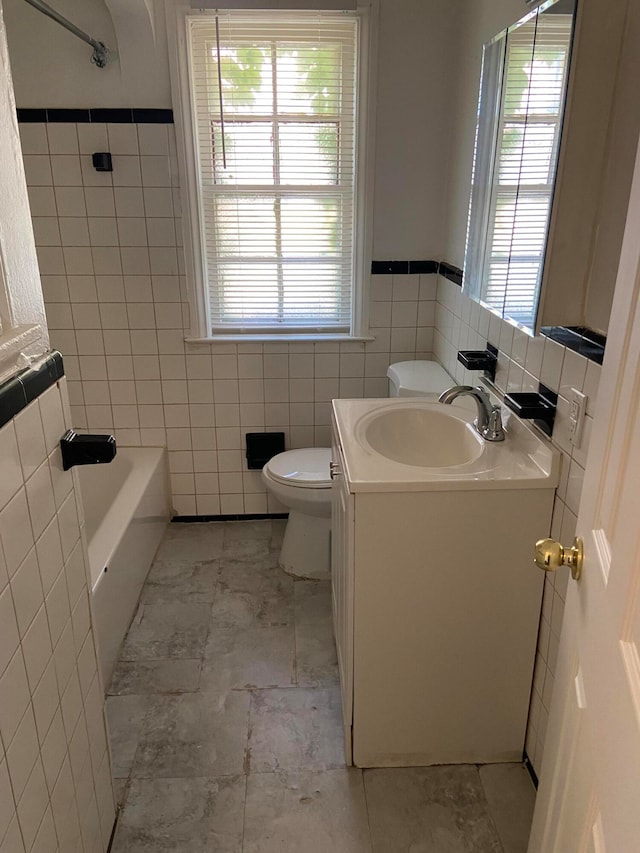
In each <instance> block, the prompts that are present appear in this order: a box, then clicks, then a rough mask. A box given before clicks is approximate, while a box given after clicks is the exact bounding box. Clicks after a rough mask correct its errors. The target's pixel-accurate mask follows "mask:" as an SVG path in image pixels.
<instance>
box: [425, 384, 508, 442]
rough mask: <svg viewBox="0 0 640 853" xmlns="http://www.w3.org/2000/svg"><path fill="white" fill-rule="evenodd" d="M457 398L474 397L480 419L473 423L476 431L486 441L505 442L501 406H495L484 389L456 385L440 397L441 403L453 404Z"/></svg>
mask: <svg viewBox="0 0 640 853" xmlns="http://www.w3.org/2000/svg"><path fill="white" fill-rule="evenodd" d="M457 397H473V399H474V400H475V401H476V405H477V407H478V417H477V418H476V419H475V421H474V422H473V425H474V427H475V428H476V431H477V432H479V433H480V435H481V436H482V437H483V438H484V439H485V441H504V439H505V432H504V429H503V428H502V415H501V414H500V406H494V405H493V404H492V403H491V400H490V399H489V395H488V394H487V392H486V391H485V390H484V388H480V387H479V386H478V387H477V388H472V387H471V385H454V386H453V388H448V389H447V390H446V391H443V392H442V394H440V396H439V397H438V402H439V403H453V401H454V400H455V399H456V398H457Z"/></svg>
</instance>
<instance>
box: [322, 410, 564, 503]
mask: <svg viewBox="0 0 640 853" xmlns="http://www.w3.org/2000/svg"><path fill="white" fill-rule="evenodd" d="M401 410H405V411H406V415H407V417H413V418H414V419H416V418H418V417H419V418H420V419H421V422H423V421H424V422H426V423H428V422H429V419H430V418H432V419H433V422H434V425H437V426H438V428H439V429H440V434H441V436H442V437H441V439H439V440H440V441H441V442H442V443H443V445H444V444H446V445H448V447H447V448H444V447H443V453H444V454H446V452H451V448H453V457H452V458H455V442H456V441H461V442H464V443H465V446H466V449H463V450H462V453H463V454H465V453H466V455H467V456H469V457H470V458H469V461H464V462H462V464H448V463H446V462H444V463H443V462H442V461H441V460H440V459H438V450H437V447H438V445H437V444H436V445H434V444H433V442H434V436H433V433H432V434H430V431H429V429H428V428H425V429H424V442H425V448H429V452H428V453H426V454H425V458H430V459H435V460H436V464H435V465H430V466H429V467H427V466H424V465H423V464H407V463H406V462H404V461H398V459H397V458H391V456H400V457H405V458H409V456H410V453H411V450H410V449H408V450H406V451H403V448H402V447H399V448H398V453H396V450H395V448H394V446H393V444H394V435H393V424H396V423H397V424H400V425H401V424H402V419H403V418H404V413H402V414H401ZM396 412H397V415H396V414H391V417H389V414H390V413H396ZM502 414H503V419H504V428H505V432H506V439H505V441H502V442H487V441H484V439H481V438H480V437H479V436H477V434H476V433H475V430H474V428H473V425H472V422H473V419H474V417H475V411H471V410H470V409H469V407H468V405H457V404H455V403H454V404H453V405H444V404H443V403H438V402H437V401H434V400H429V399H426V398H421V397H393V398H389V399H357V400H334V401H333V422H334V427H335V431H336V433H337V436H338V438H339V442H340V446H341V449H342V453H343V463H344V466H345V470H344V475H345V477H346V479H347V481H348V483H349V491H351V492H411V491H413V492H422V491H470V490H471V491H475V490H487V491H488V490H494V489H501V490H505V489H555V487H556V486H557V485H558V481H559V473H560V454H559V453H558V451H557V450H555V449H554V448H553V446H552V445H551V443H550V442H549V441H548V440H547V439H545V438H544V437H542V436H541V435H538V434H537V432H536V431H535V430H534V429H533V428H531V427H529V426H528V425H527V424H525V423H524V422H523V421H522V420H520V418H518V417H517V416H516V415H515V414H513V413H512V412H509V410H508V409H506V408H504V407H503V408H502ZM381 416H383V417H386V420H387V422H388V423H389V424H391V425H392V426H391V427H390V428H389V429H387V435H388V438H387V439H386V440H387V442H388V445H387V446H388V447H389V448H390V451H389V454H386V453H385V452H384V449H383V451H382V452H380V451H379V450H376V449H374V447H373V446H372V443H371V441H369V440H368V439H369V437H370V436H372V435H373V433H372V432H371V429H370V428H371V425H372V424H373V423H374V422H375V421H376V419H379V418H380V417H381ZM447 419H449V420H447ZM447 422H450V424H451V436H449V435H448V434H447V430H446V428H445V429H444V430H443V428H442V427H441V426H440V424H442V423H445V426H446V423H447ZM465 430H466V432H465ZM379 433H380V430H377V432H376V435H378V434H379ZM415 435H416V433H415V431H414V432H412V433H411V438H412V444H413V445H414V446H415V447H416V452H417V453H418V452H419V451H420V440H419V439H418V441H416V440H415ZM400 441H401V436H398V442H400ZM429 442H431V445H429ZM434 448H435V449H434ZM471 457H473V458H471ZM416 458H418V457H417V456H416ZM443 458H444V457H443ZM336 461H338V460H334V462H336Z"/></svg>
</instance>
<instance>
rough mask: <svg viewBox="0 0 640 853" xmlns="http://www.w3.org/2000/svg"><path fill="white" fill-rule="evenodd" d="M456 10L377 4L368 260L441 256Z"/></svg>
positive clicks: (389, 1) (413, 0)
mask: <svg viewBox="0 0 640 853" xmlns="http://www.w3.org/2000/svg"><path fill="white" fill-rule="evenodd" d="M464 5H465V6H466V5H467V4H464ZM462 7H463V3H462V2H461V0H431V2H429V3H425V2H424V0H401V2H394V0H382V2H381V4H380V38H379V48H378V54H379V63H378V99H377V126H376V140H375V144H376V172H375V222H374V257H375V258H379V259H384V260H387V259H393V258H408V259H420V258H433V259H437V260H440V259H441V258H442V252H443V249H444V233H443V216H442V211H443V205H444V202H445V193H446V174H447V163H448V152H449V147H450V115H451V101H452V92H453V84H454V78H455V75H456V63H455V61H454V55H456V54H457V51H458V38H459V30H460V18H461V13H462Z"/></svg>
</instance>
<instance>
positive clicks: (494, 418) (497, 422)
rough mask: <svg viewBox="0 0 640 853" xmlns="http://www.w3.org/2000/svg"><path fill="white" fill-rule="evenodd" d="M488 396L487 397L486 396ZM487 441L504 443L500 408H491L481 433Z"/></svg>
mask: <svg viewBox="0 0 640 853" xmlns="http://www.w3.org/2000/svg"><path fill="white" fill-rule="evenodd" d="M487 396H488V395H487ZM482 435H483V438H486V439H487V441H504V438H505V433H504V428H503V426H502V410H501V409H500V406H493V407H492V408H491V412H490V414H489V421H488V423H487V425H486V427H485V428H484V431H483V433H482Z"/></svg>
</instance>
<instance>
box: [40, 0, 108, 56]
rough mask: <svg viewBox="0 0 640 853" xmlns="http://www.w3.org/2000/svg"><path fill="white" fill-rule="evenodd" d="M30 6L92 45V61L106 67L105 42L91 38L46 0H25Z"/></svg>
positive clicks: (106, 51) (106, 49) (106, 52)
mask: <svg viewBox="0 0 640 853" xmlns="http://www.w3.org/2000/svg"><path fill="white" fill-rule="evenodd" d="M25 2H26V3H28V4H29V5H30V6H33V8H34V9H37V10H38V12H42V14H43V15H46V16H47V17H48V18H51V19H52V20H53V21H55V22H56V23H57V24H60V26H62V27H64V28H65V29H66V30H69V32H70V33H73V34H74V36H77V37H78V38H79V39H82V41H84V42H86V43H87V44H89V45H91V47H92V48H93V54H92V56H91V61H92V62H93V64H94V65H97V66H98V68H104V67H105V65H106V64H107V61H108V58H109V53H110V51H109V48H108V47H107V46H106V45H105V44H104V42H101V41H97V40H96V39H94V38H91V36H90V35H87V33H85V32H84V30H81V29H80V27H76V25H75V24H72V23H71V21H69V20H68V19H67V18H65V17H64V15H61V14H60V12H56V10H55V9H52V8H51V6H49V4H48V3H45V2H44V0H25Z"/></svg>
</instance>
